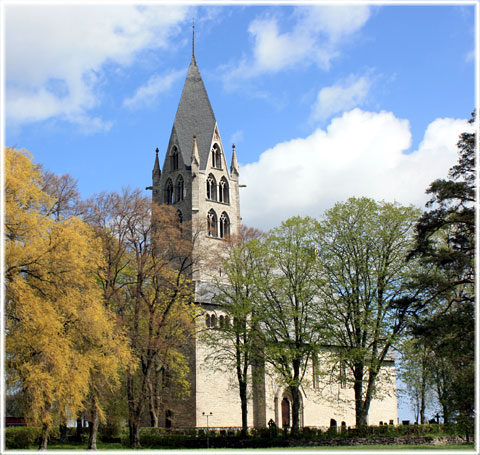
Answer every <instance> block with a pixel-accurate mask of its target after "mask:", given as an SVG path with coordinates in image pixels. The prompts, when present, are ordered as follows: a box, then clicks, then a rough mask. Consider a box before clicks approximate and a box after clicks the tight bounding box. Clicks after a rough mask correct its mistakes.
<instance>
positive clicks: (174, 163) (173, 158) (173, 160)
mask: <svg viewBox="0 0 480 455" xmlns="http://www.w3.org/2000/svg"><path fill="white" fill-rule="evenodd" d="M176 169H178V149H177V147H174V148H173V150H172V154H171V155H170V170H171V171H175V170H176Z"/></svg>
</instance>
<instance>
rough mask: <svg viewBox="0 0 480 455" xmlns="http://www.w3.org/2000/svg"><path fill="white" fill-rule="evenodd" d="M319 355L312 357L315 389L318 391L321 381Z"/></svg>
mask: <svg viewBox="0 0 480 455" xmlns="http://www.w3.org/2000/svg"><path fill="white" fill-rule="evenodd" d="M318 366H319V365H318V355H317V354H316V353H314V354H313V355H312V369H313V381H312V382H313V388H315V389H317V388H318V387H319V385H320V381H319V379H320V378H319V369H318Z"/></svg>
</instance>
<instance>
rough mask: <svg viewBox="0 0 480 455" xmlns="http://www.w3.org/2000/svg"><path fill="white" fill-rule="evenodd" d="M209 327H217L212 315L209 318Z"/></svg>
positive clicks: (215, 318) (215, 319) (214, 317)
mask: <svg viewBox="0 0 480 455" xmlns="http://www.w3.org/2000/svg"><path fill="white" fill-rule="evenodd" d="M210 327H217V317H216V316H215V315H214V314H212V316H211V317H210Z"/></svg>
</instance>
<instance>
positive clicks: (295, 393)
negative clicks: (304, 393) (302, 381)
mask: <svg viewBox="0 0 480 455" xmlns="http://www.w3.org/2000/svg"><path fill="white" fill-rule="evenodd" d="M290 392H291V394H292V401H293V402H292V433H293V434H297V433H298V432H299V431H300V390H299V389H298V386H291V387H290Z"/></svg>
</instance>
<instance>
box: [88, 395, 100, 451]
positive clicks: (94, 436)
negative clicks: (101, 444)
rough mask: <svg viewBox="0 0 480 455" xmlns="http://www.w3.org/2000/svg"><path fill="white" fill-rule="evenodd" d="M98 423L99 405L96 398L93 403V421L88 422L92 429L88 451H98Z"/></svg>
mask: <svg viewBox="0 0 480 455" xmlns="http://www.w3.org/2000/svg"><path fill="white" fill-rule="evenodd" d="M98 423H99V416H98V405H97V400H96V398H94V399H93V403H92V420H91V421H89V422H88V426H89V429H90V436H89V438H88V450H97V433H98Z"/></svg>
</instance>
